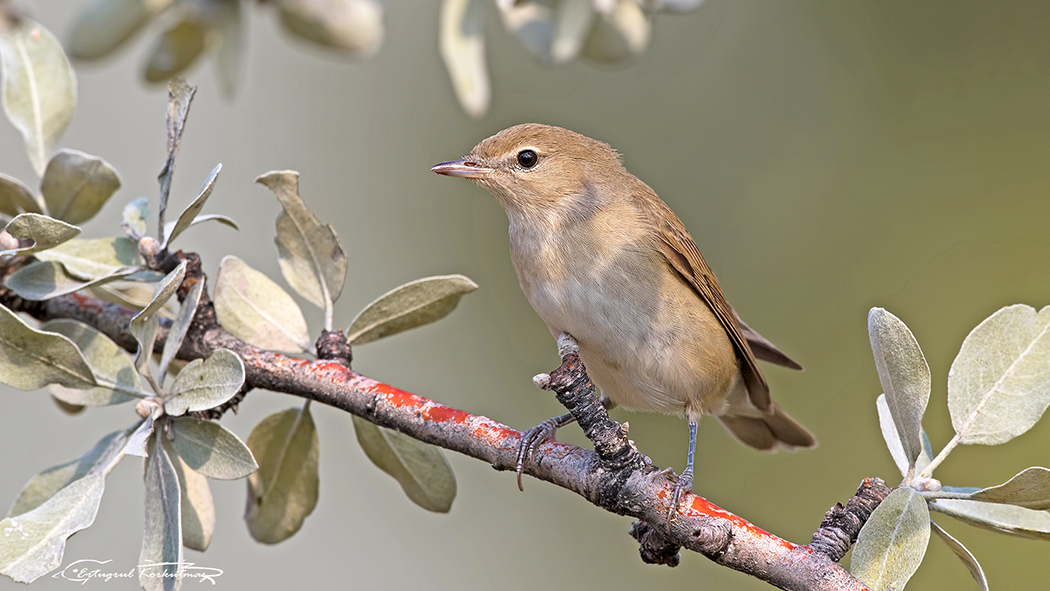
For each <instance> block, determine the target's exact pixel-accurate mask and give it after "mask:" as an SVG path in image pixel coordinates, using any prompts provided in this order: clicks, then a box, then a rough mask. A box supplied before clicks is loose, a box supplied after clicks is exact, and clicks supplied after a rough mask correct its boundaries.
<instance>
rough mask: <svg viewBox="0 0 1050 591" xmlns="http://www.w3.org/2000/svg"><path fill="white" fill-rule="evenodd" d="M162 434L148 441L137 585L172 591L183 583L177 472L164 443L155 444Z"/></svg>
mask: <svg viewBox="0 0 1050 591" xmlns="http://www.w3.org/2000/svg"><path fill="white" fill-rule="evenodd" d="M163 436H164V435H163V433H161V432H158V433H157V435H156V436H154V438H153V440H151V441H150V449H149V459H147V460H146V476H145V480H146V525H145V531H143V534H142V552H141V553H140V554H139V584H140V585H142V588H143V589H144V590H145V591H175V590H176V589H178V588H179V587H180V586H181V584H182V580H181V578H180V577H179V574H180V572H181V571H182V569H183V567H182V507H181V504H182V503H181V499H180V498H179V497H180V493H181V491H180V490H179V475H178V473H176V472H175V466H173V465H172V463H171V458H170V457H168V452H167V451H165V449H164V446H163V445H157V442H158V441H160V438H161V437H163ZM153 564H155V565H156V566H146V567H144V566H143V565H153Z"/></svg>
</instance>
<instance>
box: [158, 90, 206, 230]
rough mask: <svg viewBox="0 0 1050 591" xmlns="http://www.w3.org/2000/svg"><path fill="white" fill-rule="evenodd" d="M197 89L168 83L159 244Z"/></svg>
mask: <svg viewBox="0 0 1050 591" xmlns="http://www.w3.org/2000/svg"><path fill="white" fill-rule="evenodd" d="M196 92H197V89H196V88H195V87H191V86H190V85H188V84H186V81H185V80H183V79H182V78H176V79H174V80H172V81H171V82H169V83H168V119H167V126H168V159H167V160H166V161H165V162H164V168H162V169H161V171H160V175H159V176H158V177H157V180H158V181H160V206H159V207H160V211H159V212H158V214H157V218H158V221H157V231H158V232H160V242H161V244H164V243H165V242H167V237H166V236H165V235H164V215H165V213H166V212H167V209H168V194H169V193H171V177H172V176H173V175H174V174H175V159H176V157H178V155H179V145H180V144H181V143H182V131H183V129H185V127H186V117H188V116H189V114H190V103H192V102H193V95H194V94H196Z"/></svg>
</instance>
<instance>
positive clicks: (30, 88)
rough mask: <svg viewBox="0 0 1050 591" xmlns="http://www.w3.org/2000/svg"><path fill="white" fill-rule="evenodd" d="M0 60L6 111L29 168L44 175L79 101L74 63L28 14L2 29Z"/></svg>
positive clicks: (0, 80)
mask: <svg viewBox="0 0 1050 591" xmlns="http://www.w3.org/2000/svg"><path fill="white" fill-rule="evenodd" d="M0 63H2V64H3V77H2V78H0V83H2V87H0V90H2V93H3V103H4V112H5V113H6V114H7V118H8V120H10V121H11V124H12V125H14V126H15V128H16V129H18V131H19V132H21V134H22V137H23V138H24V139H25V142H26V150H27V151H28V152H29V161H30V162H31V163H32V164H33V169H34V170H36V173H37V174H39V175H43V174H44V166H45V165H47V159H48V156H50V155H51V149H52V148H53V147H54V145H55V142H56V141H57V140H58V138H59V136H61V135H62V132H64V131H65V130H66V127H67V126H68V125H69V122H70V121H71V120H72V119H73V110H74V109H75V108H76V106H77V79H76V77H75V76H74V74H73V68H72V67H71V66H70V65H69V60H67V59H66V54H65V53H63V51H62V45H61V44H60V43H59V42H58V40H57V39H55V36H54V35H52V34H51V31H48V30H47V29H45V28H44V27H42V26H41V25H40V24H39V23H36V22H33V21H31V20H29V19H27V18H23V19H21V20H20V21H19V22H18V23H17V24H12V25H11V26H10V27H7V28H6V29H5V30H2V31H0Z"/></svg>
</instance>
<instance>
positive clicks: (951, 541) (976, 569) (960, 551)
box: [930, 521, 988, 591]
mask: <svg viewBox="0 0 1050 591" xmlns="http://www.w3.org/2000/svg"><path fill="white" fill-rule="evenodd" d="M930 527H931V528H932V529H933V533H935V534H937V537H939V538H940V539H942V540H944V543H945V544H948V547H949V548H951V550H952V552H953V553H954V554H955V555H956V556H958V557H959V560H961V561H962V563H963V566H965V567H966V570H968V571H970V576H971V577H973V580H975V581H977V585H978V586H979V587H980V588H981V591H988V579H987V578H986V577H985V576H984V569H983V568H981V563H979V562H977V559H976V558H974V555H973V554H972V553H970V551H969V550H967V549H966V546H963V545H962V542H960V541H959V540H956V539H955V538H953V537H952V536H951V534H949V533H948V532H946V531H944V528H942V527H941V526H939V525H937V524H936V523H935V522H932V521H931V522H930Z"/></svg>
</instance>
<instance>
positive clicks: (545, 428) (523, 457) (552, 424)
mask: <svg viewBox="0 0 1050 591" xmlns="http://www.w3.org/2000/svg"><path fill="white" fill-rule="evenodd" d="M537 377H539V376H537ZM602 406H604V407H605V410H610V409H612V408H613V407H615V406H616V403H615V402H613V401H612V400H610V399H608V398H606V397H605V396H602ZM575 422H576V417H574V416H572V415H571V414H569V413H565V414H563V415H558V416H556V417H552V418H549V419H547V420H546V421H543V422H542V423H540V424H539V425H536V426H535V427H533V428H531V429H529V430H528V431H525V432H524V433H522V434H521V442H520V443H518V463H517V464H516V465H515V472H516V473H517V475H518V490H520V491H524V490H525V487H524V486H522V484H521V475H522V473H523V472H524V471H525V462H526V461H528V460H529V459H530V458H532V452H533V451H535V449H536V448H537V447H539V446H540V445H542V444H543V443H546V442H547V441H550V440H552V439H554V435H555V434H556V433H557V431H558V429H561V428H562V427H564V426H566V425H571V424H573V423H575Z"/></svg>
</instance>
